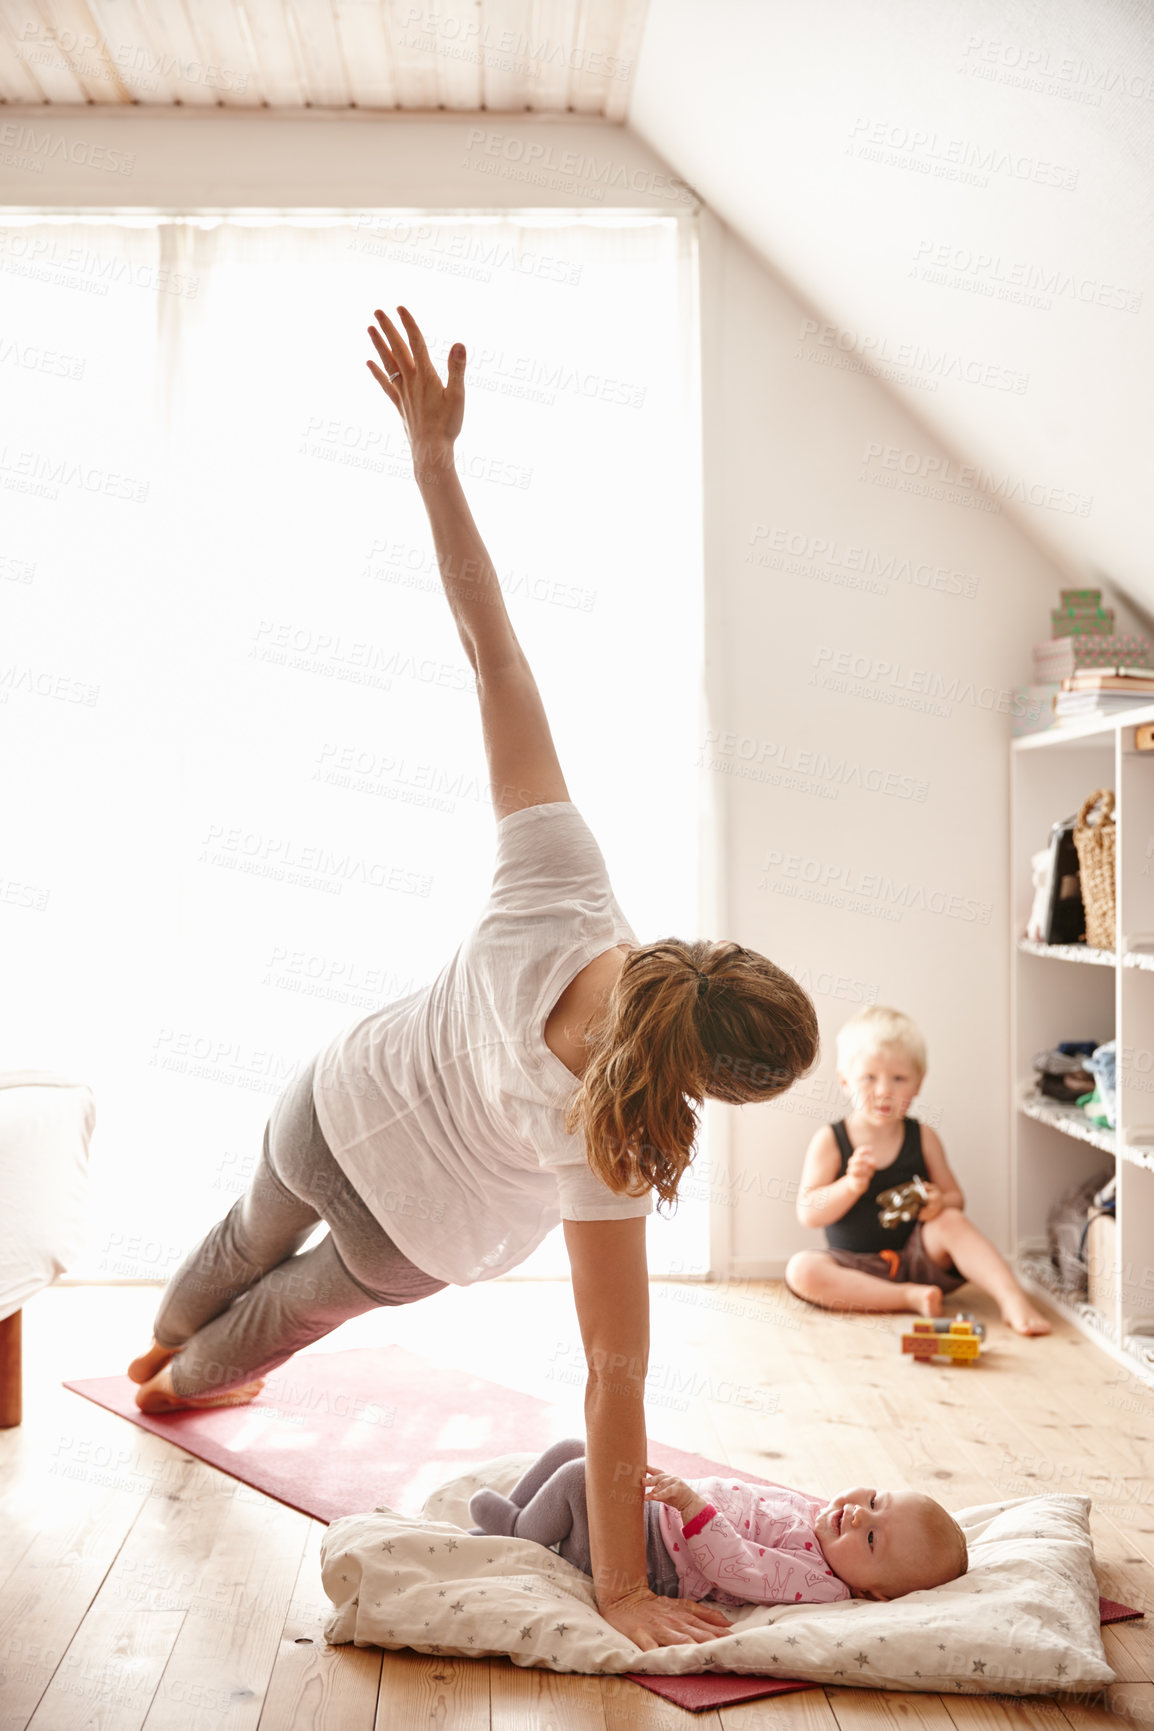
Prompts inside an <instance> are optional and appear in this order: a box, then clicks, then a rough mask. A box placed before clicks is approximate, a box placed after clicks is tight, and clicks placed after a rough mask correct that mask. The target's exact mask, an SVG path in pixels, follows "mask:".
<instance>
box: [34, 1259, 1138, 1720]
mask: <svg viewBox="0 0 1154 1731" xmlns="http://www.w3.org/2000/svg"><path fill="white" fill-rule="evenodd" d="M967 1296H968V1295H967ZM156 1298H157V1293H156V1290H155V1289H151V1288H131V1287H90V1288H86V1287H63V1288H53V1289H52V1290H50V1291H48V1292H45V1293H42V1294H41V1295H40V1296H39V1297H37V1298H36V1299H35V1300H33V1302H32V1303H31V1304H30V1306H29V1308H28V1311H27V1314H26V1316H25V1354H26V1375H25V1384H26V1396H25V1411H26V1415H27V1416H26V1419H25V1423H24V1425H23V1426H22V1427H21V1428H20V1429H18V1430H12V1431H4V1432H0V1505H2V1506H0V1731H25V1728H26V1727H27V1728H28V1731H258V1728H259V1731H336V1728H338V1727H339V1728H340V1731H386V1728H388V1731H394V1728H397V1731H410V1728H416V1727H430V1728H432V1727H436V1728H437V1731H449V1728H452V1731H675V1728H680V1727H688V1726H696V1727H700V1728H701V1731H767V1728H770V1727H772V1731H1106V1728H1107V1727H1111V1728H1115V1727H1116V1728H1117V1731H1124V1728H1125V1727H1126V1726H1127V1725H1128V1724H1130V1723H1132V1724H1133V1726H1134V1731H1154V1394H1151V1393H1150V1392H1149V1391H1147V1390H1146V1389H1145V1387H1144V1386H1143V1385H1142V1384H1141V1383H1139V1382H1138V1381H1137V1380H1136V1379H1134V1378H1132V1377H1130V1376H1129V1375H1128V1374H1127V1373H1126V1372H1125V1371H1123V1370H1122V1369H1121V1368H1120V1367H1119V1366H1117V1365H1116V1364H1115V1363H1114V1362H1113V1361H1112V1360H1109V1359H1107V1358H1105V1357H1104V1356H1103V1355H1102V1354H1100V1353H1099V1352H1098V1351H1097V1350H1096V1348H1095V1347H1094V1346H1093V1345H1092V1343H1091V1342H1089V1341H1087V1340H1086V1339H1084V1337H1083V1336H1081V1335H1080V1334H1078V1333H1076V1332H1075V1331H1074V1330H1072V1329H1070V1328H1069V1327H1068V1326H1067V1325H1065V1324H1063V1323H1061V1322H1059V1323H1058V1325H1057V1331H1056V1333H1055V1335H1054V1336H1053V1337H1052V1338H1051V1339H1049V1340H1043V1341H1023V1340H1018V1339H1016V1338H1015V1337H1014V1336H1011V1335H1009V1334H1007V1333H1006V1331H1005V1330H1004V1329H1002V1328H1001V1326H1000V1324H998V1323H997V1321H996V1319H995V1318H994V1316H993V1314H992V1312H991V1310H990V1308H989V1306H988V1305H986V1304H984V1303H982V1302H981V1301H978V1302H976V1303H974V1304H973V1305H972V1306H971V1308H973V1309H975V1310H977V1311H978V1313H979V1314H981V1315H983V1316H984V1317H985V1318H986V1320H987V1322H988V1324H989V1325H990V1335H991V1337H992V1350H991V1351H990V1353H989V1354H988V1356H987V1358H986V1360H985V1361H984V1362H983V1363H982V1364H981V1366H980V1367H979V1368H978V1369H977V1370H974V1371H970V1370H952V1369H948V1368H945V1367H943V1368H941V1369H938V1368H936V1367H934V1368H931V1367H927V1366H924V1365H914V1364H911V1363H910V1362H909V1361H908V1360H904V1359H902V1357H901V1355H900V1353H899V1352H898V1351H897V1347H896V1342H895V1338H894V1337H895V1335H896V1333H897V1332H898V1329H899V1324H898V1322H897V1321H896V1320H894V1319H885V1318H873V1317H826V1316H820V1315H817V1314H815V1313H814V1312H812V1311H809V1310H807V1309H805V1308H804V1307H802V1306H799V1305H797V1304H796V1303H795V1301H793V1300H792V1299H791V1298H790V1296H789V1295H788V1294H787V1293H785V1292H784V1289H783V1288H781V1287H780V1286H775V1285H772V1284H769V1283H756V1284H751V1283H747V1284H742V1285H739V1286H728V1287H726V1286H702V1285H693V1284H688V1283H682V1284H677V1283H672V1282H669V1283H660V1282H659V1283H655V1284H654V1287H653V1345H652V1352H651V1366H652V1375H651V1388H652V1390H653V1396H652V1399H651V1401H650V1404H649V1428H650V1434H651V1435H652V1436H653V1437H655V1438H657V1439H660V1440H661V1441H663V1442H668V1443H673V1444H676V1445H678V1446H680V1447H682V1448H687V1449H693V1450H696V1451H697V1452H699V1453H702V1454H707V1455H709V1456H711V1457H713V1458H714V1459H719V1460H724V1461H728V1462H730V1463H732V1464H733V1465H734V1466H744V1467H747V1468H749V1469H750V1470H752V1471H756V1472H761V1473H763V1474H764V1475H765V1476H766V1477H769V1478H775V1479H779V1480H780V1481H781V1482H783V1483H787V1484H789V1483H792V1484H796V1485H798V1486H801V1487H803V1488H806V1489H810V1490H814V1491H817V1492H820V1493H824V1494H828V1493H832V1492H833V1491H836V1490H837V1489H839V1488H841V1487H842V1486H844V1485H846V1484H849V1483H854V1482H858V1483H860V1482H863V1480H864V1481H865V1482H869V1483H879V1484H888V1485H893V1486H916V1487H919V1488H922V1489H926V1490H929V1491H931V1492H932V1493H933V1494H934V1495H936V1496H938V1497H940V1498H941V1500H942V1501H943V1502H945V1503H946V1504H947V1505H949V1506H951V1507H954V1508H961V1507H964V1506H965V1505H966V1504H967V1503H975V1502H986V1501H990V1500H992V1499H995V1498H997V1497H1000V1496H1023V1495H1029V1494H1030V1493H1031V1492H1033V1491H1035V1490H1036V1491H1039V1492H1042V1491H1046V1490H1070V1491H1080V1492H1086V1493H1088V1494H1089V1495H1090V1496H1091V1497H1092V1498H1093V1500H1094V1514H1093V1526H1094V1536H1095V1547H1096V1551H1097V1556H1098V1562H1099V1574H1100V1583H1101V1586H1102V1590H1103V1592H1105V1593H1106V1594H1108V1595H1109V1596H1111V1597H1114V1598H1119V1599H1123V1600H1125V1601H1126V1602H1128V1603H1130V1604H1135V1605H1139V1606H1142V1607H1143V1608H1147V1607H1149V1610H1150V1613H1151V1616H1150V1625H1149V1626H1148V1625H1146V1624H1143V1623H1139V1624H1129V1625H1120V1626H1119V1627H1117V1628H1114V1629H1108V1630H1107V1631H1106V1632H1105V1641H1106V1649H1107V1653H1108V1655H1109V1658H1110V1662H1111V1664H1112V1665H1113V1666H1114V1669H1115V1670H1116V1671H1117V1672H1118V1675H1119V1679H1120V1680H1119V1682H1118V1683H1117V1684H1116V1685H1115V1686H1114V1688H1113V1689H1111V1690H1109V1691H1107V1692H1105V1693H1104V1694H1102V1695H1100V1696H1095V1697H1094V1698H1092V1699H1091V1700H1089V1701H1087V1700H1073V1699H1063V1700H1058V1701H1053V1700H1047V1699H1043V1698H1040V1697H1039V1698H1037V1699H1030V1700H1025V1701H1015V1700H1011V1699H1008V1698H1004V1697H994V1698H990V1699H977V1698H973V1697H961V1698H959V1697H953V1696H937V1695H907V1694H900V1693H895V1694H888V1693H882V1692H879V1691H874V1690H854V1689H814V1690H810V1691H808V1692H806V1693H804V1694H797V1695H787V1696H782V1697H780V1698H778V1699H776V1700H774V1699H770V1700H767V1701H761V1702H750V1703H747V1704H746V1705H744V1706H740V1707H731V1708H726V1709H724V1710H722V1711H720V1712H715V1713H699V1714H691V1713H685V1712H683V1711H682V1710H681V1709H679V1708H675V1707H671V1706H669V1705H668V1704H667V1703H665V1702H663V1701H661V1700H660V1699H659V1698H658V1697H657V1696H654V1695H651V1694H650V1693H648V1691H646V1690H643V1689H641V1688H639V1687H637V1685H635V1684H632V1683H628V1682H625V1681H624V1680H622V1679H619V1678H594V1677H569V1676H560V1675H555V1674H554V1673H552V1672H546V1671H525V1670H521V1669H519V1668H518V1667H517V1666H515V1665H513V1664H511V1663H510V1662H508V1661H494V1662H488V1661H484V1660H478V1661H471V1662H464V1661H454V1660H444V1659H434V1658H426V1657H424V1656H422V1655H419V1654H413V1653H396V1654H394V1653H388V1654H382V1653H380V1652H378V1651H375V1650H361V1651H358V1650H357V1649H355V1648H350V1647H339V1648H330V1647H328V1646H326V1644H325V1641H324V1638H323V1635H322V1632H321V1631H322V1628H323V1625H324V1621H325V1618H326V1615H327V1612H328V1601H327V1599H326V1598H325V1596H324V1593H323V1591H322V1589H321V1583H320V1567H319V1562H318V1553H319V1546H320V1540H321V1535H322V1531H323V1529H322V1528H321V1527H320V1525H319V1524H318V1523H317V1522H315V1521H310V1520H308V1519H306V1518H305V1517H304V1516H303V1515H298V1514H296V1513H294V1512H293V1511H292V1510H290V1509H286V1508H283V1507H282V1506H281V1505H280V1504H279V1503H276V1502H273V1501H272V1500H271V1499H270V1498H267V1497H264V1496H261V1495H260V1494H259V1493H257V1492H253V1491H250V1490H248V1489H247V1488H245V1487H243V1486H238V1485H237V1483H236V1482H235V1481H234V1480H232V1479H230V1478H228V1477H227V1476H225V1475H224V1474H222V1473H218V1472H216V1471H215V1470H214V1469H213V1468H211V1467H207V1466H205V1465H203V1464H202V1463H201V1462H199V1461H197V1460H195V1459H193V1458H192V1457H191V1456H189V1455H187V1454H186V1453H185V1452H184V1451H183V1450H181V1449H179V1448H177V1447H175V1446H174V1445H173V1444H171V1443H168V1442H165V1441H164V1440H163V1439H161V1438H159V1437H153V1436H150V1435H149V1434H148V1433H147V1432H144V1431H139V1430H136V1429H135V1428H134V1427H131V1426H129V1425H126V1424H125V1423H123V1422H122V1421H121V1420H119V1419H117V1418H115V1417H114V1416H113V1415H112V1414H110V1413H106V1412H103V1411H102V1410H101V1409H100V1408H98V1407H94V1406H92V1405H91V1404H90V1403H89V1402H87V1401H83V1400H81V1399H79V1398H78V1397H77V1396H76V1395H73V1394H69V1393H68V1392H67V1391H66V1390H64V1389H62V1388H61V1387H60V1382H61V1379H62V1378H64V1377H75V1376H85V1375H107V1374H110V1373H112V1372H115V1371H118V1370H120V1369H121V1368H122V1366H123V1364H124V1363H125V1362H126V1360H127V1359H128V1357H130V1356H131V1354H132V1353H134V1352H135V1351H137V1350H139V1348H140V1346H141V1345H142V1344H146V1343H147V1339H148V1332H149V1330H148V1323H149V1320H150V1317H151V1315H152V1312H153V1310H154V1308H155V1304H156ZM386 1342H396V1343H398V1344H400V1345H402V1346H406V1347H408V1348H410V1349H411V1350H412V1351H415V1352H420V1353H423V1354H424V1355H425V1356H427V1357H428V1358H430V1359H432V1360H434V1361H435V1362H437V1363H439V1364H444V1365H449V1366H453V1365H461V1366H467V1367H468V1368H469V1369H470V1370H472V1371H473V1372H474V1373H477V1374H480V1375H483V1376H488V1377H491V1378H492V1379H493V1380H495V1381H498V1382H502V1383H505V1384H508V1385H511V1386H513V1387H516V1388H520V1389H524V1390H526V1391H527V1392H530V1393H536V1394H540V1395H542V1396H544V1397H546V1398H548V1399H549V1400H551V1401H553V1402H554V1403H555V1404H557V1405H558V1407H559V1410H560V1412H561V1415H562V1420H563V1423H564V1428H565V1429H567V1430H569V1431H571V1432H577V1433H579V1432H580V1430H581V1388H580V1375H579V1372H578V1370H577V1367H578V1366H579V1364H580V1344H579V1337H578V1333H577V1327H576V1321H575V1318H574V1315H573V1308H572V1300H571V1296H570V1293H569V1289H568V1287H567V1286H566V1285H564V1284H561V1283H552V1282H532V1283H529V1282H517V1281H505V1282H502V1281H494V1282H492V1283H486V1284H484V1285H482V1286H478V1287H473V1288H470V1289H467V1290H461V1289H458V1290H452V1289H450V1290H449V1291H448V1292H445V1293H442V1294H439V1295H438V1296H437V1297H436V1298H435V1299H433V1300H430V1301H427V1302H425V1303H423V1304H417V1305H411V1306H408V1307H406V1308H405V1309H403V1310H394V1311H378V1312H377V1313H376V1314H375V1315H370V1316H367V1317H362V1318H359V1319H358V1320H357V1321H356V1322H354V1323H350V1324H348V1325H347V1326H346V1327H345V1328H343V1329H341V1330H340V1331H339V1332H338V1333H337V1334H334V1335H331V1336H330V1337H329V1339H328V1340H327V1341H325V1342H322V1343H321V1344H320V1346H319V1348H318V1350H329V1351H331V1350H334V1349H339V1348H341V1347H347V1346H366V1345H372V1344H378V1343H379V1344H384V1343H386Z"/></svg>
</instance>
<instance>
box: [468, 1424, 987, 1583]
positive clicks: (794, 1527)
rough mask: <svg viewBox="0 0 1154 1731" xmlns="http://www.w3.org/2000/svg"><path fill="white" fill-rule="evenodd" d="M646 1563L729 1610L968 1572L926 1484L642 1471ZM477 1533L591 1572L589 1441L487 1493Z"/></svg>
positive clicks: (548, 1456)
mask: <svg viewBox="0 0 1154 1731" xmlns="http://www.w3.org/2000/svg"><path fill="white" fill-rule="evenodd" d="M644 1497H645V1511H644V1512H645V1559H646V1574H647V1576H648V1580H649V1586H650V1589H651V1590H652V1591H653V1592H654V1593H658V1594H661V1595H663V1596H664V1597H666V1598H681V1599H694V1600H702V1599H713V1600H716V1601H717V1603H719V1604H722V1605H750V1604H754V1605H793V1604H809V1605H813V1604H822V1603H828V1602H830V1601H832V1600H835V1599H896V1598H899V1597H900V1596H901V1595H902V1594H903V1593H913V1592H916V1591H917V1590H918V1589H919V1588H923V1587H937V1586H941V1585H942V1583H943V1582H945V1581H953V1580H956V1579H957V1577H958V1576H959V1575H964V1574H965V1572H966V1540H965V1536H964V1534H963V1533H962V1529H961V1528H960V1527H959V1526H958V1523H957V1522H956V1521H955V1520H954V1517H953V1516H952V1515H951V1514H949V1513H948V1512H947V1511H946V1510H945V1509H944V1508H943V1507H942V1505H941V1503H937V1502H935V1501H934V1499H933V1498H932V1497H927V1496H925V1495H923V1494H922V1492H920V1491H883V1490H875V1489H873V1488H872V1487H868V1486H865V1487H859V1488H857V1489H854V1490H850V1491H843V1492H841V1493H840V1494H839V1495H838V1496H836V1497H834V1498H833V1500H832V1501H831V1502H828V1503H823V1502H822V1500H821V1498H820V1497H811V1496H807V1495H806V1494H805V1492H804V1491H792V1490H789V1489H787V1487H786V1486H785V1485H764V1484H747V1483H745V1482H744V1481H743V1480H740V1479H731V1478H702V1479H694V1480H692V1481H691V1482H689V1483H687V1482H686V1481H685V1480H684V1479H679V1478H676V1477H675V1476H674V1475H673V1474H672V1473H666V1472H661V1471H659V1470H658V1469H657V1468H656V1467H649V1468H647V1469H646V1473H645V1490H644ZM469 1512H470V1514H471V1515H472V1517H473V1519H474V1520H475V1521H476V1522H477V1525H476V1526H475V1527H474V1528H473V1529H472V1531H473V1532H475V1533H503V1534H505V1535H507V1536H508V1537H510V1538H518V1539H533V1540H535V1541H536V1542H537V1543H538V1544H542V1545H550V1546H556V1548H557V1549H558V1551H559V1553H560V1555H561V1556H562V1557H564V1558H565V1560H566V1561H567V1562H571V1563H573V1564H574V1565H575V1566H576V1567H577V1568H579V1569H583V1570H584V1571H585V1573H586V1574H592V1572H593V1570H592V1560H591V1555H590V1547H589V1518H588V1511H587V1508H586V1502H585V1444H584V1442H583V1441H582V1440H581V1439H580V1438H576V1437H570V1438H566V1439H565V1441H564V1442H559V1443H554V1444H553V1446H552V1447H551V1448H549V1449H546V1451H545V1453H544V1454H543V1455H541V1456H540V1457H539V1459H538V1460H536V1461H534V1462H533V1464H532V1465H531V1466H530V1467H529V1468H528V1470H527V1471H526V1472H525V1474H524V1475H523V1476H522V1478H521V1480H520V1481H519V1482H518V1483H517V1484H516V1485H514V1487H513V1489H512V1491H510V1493H509V1495H508V1496H507V1497H503V1496H500V1495H499V1494H498V1493H497V1492H496V1491H492V1490H481V1491H478V1492H477V1493H476V1495H475V1496H474V1497H473V1498H472V1499H471V1501H470V1503H469Z"/></svg>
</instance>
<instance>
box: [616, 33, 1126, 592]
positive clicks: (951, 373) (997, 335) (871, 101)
mask: <svg viewBox="0 0 1154 1731" xmlns="http://www.w3.org/2000/svg"><path fill="white" fill-rule="evenodd" d="M629 125H630V126H631V127H632V128H633V129H634V130H635V131H636V132H638V133H639V134H640V135H641V137H642V138H644V139H645V140H646V141H647V142H648V143H649V144H650V145H651V146H652V147H653V148H654V149H655V150H656V151H658V152H659V153H660V154H661V155H662V156H664V157H665V158H666V159H667V160H668V161H669V162H670V164H671V165H672V166H673V167H674V169H675V170H676V171H677V172H678V174H679V175H681V176H682V177H683V178H684V179H685V180H687V181H688V182H689V183H690V184H691V185H692V186H693V187H694V188H695V189H696V191H697V192H698V193H699V194H700V195H701V196H702V197H703V198H704V199H705V200H706V201H707V202H708V203H709V204H710V205H712V207H713V208H714V210H715V211H716V212H717V213H718V214H719V215H720V216H721V217H722V218H723V219H724V220H725V221H726V222H727V223H728V224H729V225H730V226H731V227H732V228H733V229H734V230H736V231H737V232H738V233H739V234H740V235H741V236H742V237H743V238H744V240H745V241H746V243H747V244H748V245H749V246H750V247H751V248H752V249H753V250H754V251H755V252H757V253H758V254H759V255H760V256H761V257H762V259H763V260H764V261H765V262H766V264H767V265H769V266H770V267H771V268H772V269H775V270H778V271H779V272H780V273H781V274H782V275H783V276H784V277H785V278H787V279H788V280H789V281H790V282H791V283H792V285H793V286H794V287H795V288H796V289H797V291H798V292H799V294H800V296H801V297H802V298H803V299H804V300H805V301H806V302H807V303H808V305H809V309H810V310H811V311H812V313H813V318H812V320H811V321H810V322H811V323H813V324H815V325H816V326H817V327H818V328H817V329H815V330H808V329H805V328H804V321H801V323H800V324H799V341H802V342H805V343H806V344H807V345H809V346H810V347H811V348H812V349H814V350H815V351H817V350H819V349H824V351H825V353H824V355H823V356H821V357H819V358H824V359H826V360H828V361H830V362H832V363H834V364H855V356H856V357H866V358H868V359H869V360H870V361H871V362H872V364H874V365H876V366H877V367H878V368H879V370H880V371H881V372H882V373H883V376H884V377H886V378H887V380H888V382H889V383H890V385H891V386H892V388H893V390H894V391H895V392H897V393H898V394H899V395H900V396H901V397H902V398H903V400H904V401H905V402H906V403H907V404H908V406H909V408H910V409H911V411H912V412H913V413H914V414H915V415H917V416H919V417H920V418H921V421H922V423H923V424H924V425H925V426H926V427H927V428H930V429H932V431H933V432H934V433H935V434H936V435H937V437H938V438H939V439H940V440H941V442H942V443H943V444H944V446H945V447H946V449H947V450H948V451H950V452H951V453H953V454H955V455H956V457H957V460H958V462H959V463H971V464H977V465H980V466H981V467H982V468H983V469H984V470H986V471H988V474H989V483H990V484H992V485H994V486H995V487H998V486H1000V487H1001V489H1002V491H1003V497H1007V498H1010V499H1012V498H1014V497H1015V495H1016V496H1017V498H1018V509H1017V515H1018V517H1019V520H1020V521H1022V522H1024V523H1026V524H1027V525H1028V526H1029V528H1030V531H1031V533H1032V534H1033V535H1034V537H1035V538H1036V539H1037V540H1038V541H1039V542H1040V543H1041V544H1042V545H1044V546H1045V547H1046V548H1047V550H1048V551H1049V552H1050V553H1051V555H1052V556H1054V557H1056V558H1057V559H1058V560H1059V562H1060V563H1061V564H1063V565H1064V566H1065V567H1066V568H1068V569H1069V570H1070V571H1071V573H1072V574H1081V575H1087V576H1088V575H1093V576H1094V577H1095V579H1096V578H1097V577H1099V576H1100V577H1103V578H1105V579H1106V580H1108V581H1110V582H1113V583H1116V584H1117V585H1118V586H1119V587H1120V588H1121V589H1122V590H1123V592H1124V593H1128V594H1129V595H1130V597H1131V599H1133V600H1134V601H1135V602H1136V603H1137V604H1138V606H1139V607H1141V608H1142V609H1143V610H1144V611H1150V610H1151V609H1154V524H1152V521H1151V500H1152V497H1154V484H1152V476H1154V463H1152V457H1154V449H1152V447H1154V438H1152V433H1151V411H1150V395H1151V385H1152V383H1154V366H1152V352H1151V351H1152V348H1154V341H1152V330H1154V272H1152V254H1154V208H1152V207H1154V196H1152V194H1154V6H1151V4H1150V0H1006V3H1003V4H997V3H995V0H810V3H802V0H649V10H648V17H647V22H646V27H645V34H644V38H643V41H642V47H641V52H640V56H639V60H638V65H637V69H636V73H635V78H634V87H633V93H632V98H631V103H630V110H629ZM824 321H828V322H829V323H830V324H831V325H832V326H835V327H836V330H829V331H823V330H822V329H821V325H822V323H823V322H824ZM750 388H751V389H756V388H757V383H756V380H751V387H750ZM909 460H911V461H912V459H909ZM1007 508H1009V507H1007Z"/></svg>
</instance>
